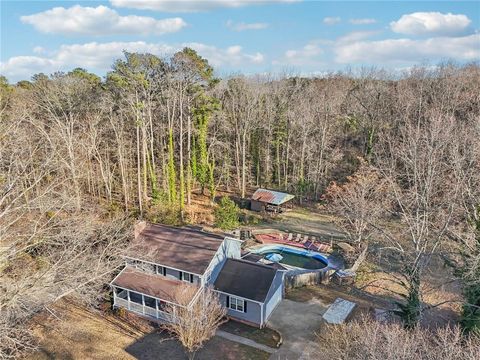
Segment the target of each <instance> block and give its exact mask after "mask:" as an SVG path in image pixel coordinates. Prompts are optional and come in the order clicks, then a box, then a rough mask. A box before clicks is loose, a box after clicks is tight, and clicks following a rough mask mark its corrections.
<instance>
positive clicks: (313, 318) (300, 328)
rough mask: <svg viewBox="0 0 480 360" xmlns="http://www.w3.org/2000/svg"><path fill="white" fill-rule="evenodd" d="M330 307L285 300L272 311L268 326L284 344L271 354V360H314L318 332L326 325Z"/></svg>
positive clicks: (318, 301)
mask: <svg viewBox="0 0 480 360" xmlns="http://www.w3.org/2000/svg"><path fill="white" fill-rule="evenodd" d="M327 308H328V305H327V304H324V303H322V302H321V301H320V300H318V299H312V300H310V301H308V302H296V301H292V300H287V299H284V300H282V302H281V303H280V304H279V305H278V306H277V308H276V309H275V310H274V311H273V313H272V315H271V316H270V319H269V320H268V326H269V327H271V328H273V329H275V330H278V331H280V333H281V334H282V338H283V344H282V346H281V347H280V349H279V350H278V351H277V352H275V353H274V354H272V356H271V357H270V359H271V360H287V359H288V360H294V359H314V358H315V356H311V353H312V352H313V351H314V350H315V346H314V345H315V343H316V339H315V332H318V330H319V329H320V327H321V326H322V324H324V321H323V319H322V315H323V314H324V313H325V311H326V310H327Z"/></svg>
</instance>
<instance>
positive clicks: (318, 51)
mask: <svg viewBox="0 0 480 360" xmlns="http://www.w3.org/2000/svg"><path fill="white" fill-rule="evenodd" d="M321 43H322V42H321V41H311V42H309V43H308V44H306V45H305V46H303V47H301V48H299V49H290V50H287V51H285V53H284V55H283V58H282V59H280V60H275V61H273V62H272V63H273V64H274V65H293V66H310V65H318V64H320V63H321V55H322V54H323V53H324V51H323V49H322V48H321V47H320V44H321Z"/></svg>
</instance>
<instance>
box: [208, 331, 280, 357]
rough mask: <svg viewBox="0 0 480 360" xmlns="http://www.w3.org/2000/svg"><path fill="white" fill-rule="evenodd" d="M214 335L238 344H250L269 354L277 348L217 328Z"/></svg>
mask: <svg viewBox="0 0 480 360" xmlns="http://www.w3.org/2000/svg"><path fill="white" fill-rule="evenodd" d="M216 335H218V336H220V337H222V338H224V339H227V340H230V341H235V342H237V343H239V344H243V345H247V346H251V347H253V348H256V349H259V350H262V351H265V352H268V353H269V354H273V353H274V352H275V351H277V349H273V348H271V347H270V346H267V345H263V344H259V343H257V342H255V341H253V340H250V339H247V338H244V337H242V336H238V335H235V334H230V333H228V332H226V331H222V330H217V332H216Z"/></svg>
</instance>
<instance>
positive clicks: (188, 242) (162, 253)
mask: <svg viewBox="0 0 480 360" xmlns="http://www.w3.org/2000/svg"><path fill="white" fill-rule="evenodd" d="M223 239H224V237H223V236H221V235H217V234H212V233H207V232H204V231H202V230H199V229H196V228H192V227H173V226H167V225H159V224H148V225H147V226H146V227H145V229H143V231H142V232H141V233H140V234H139V236H138V237H137V238H136V239H135V240H134V241H133V243H132V245H131V246H130V247H129V249H127V252H126V255H127V256H128V257H133V258H136V259H139V260H146V261H151V262H154V263H156V264H160V265H164V266H167V267H172V268H175V269H178V270H183V271H187V272H191V273H194V274H198V275H202V274H203V273H204V272H205V270H206V269H207V267H208V265H209V264H210V262H211V260H212V259H213V257H214V255H215V253H216V252H217V250H218V248H219V247H220V245H221V244H222V241H223Z"/></svg>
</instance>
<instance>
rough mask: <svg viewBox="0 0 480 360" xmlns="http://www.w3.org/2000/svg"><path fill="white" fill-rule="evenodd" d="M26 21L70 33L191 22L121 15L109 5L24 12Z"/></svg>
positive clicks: (151, 30) (154, 30) (133, 30)
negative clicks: (28, 13) (31, 13)
mask: <svg viewBox="0 0 480 360" xmlns="http://www.w3.org/2000/svg"><path fill="white" fill-rule="evenodd" d="M20 19H21V20H22V22H23V23H26V24H30V25H33V26H34V27H35V29H37V30H38V31H41V32H44V33H62V34H69V35H97V36H100V35H112V34H143V35H146V34H156V35H161V34H165V33H170V32H176V31H179V30H181V29H182V28H183V27H185V26H186V25H187V24H186V23H185V21H184V20H183V19H181V18H178V17H177V18H169V19H161V20H157V19H154V18H152V17H147V16H136V15H128V16H120V15H119V14H118V13H117V12H116V11H115V10H112V9H110V8H108V7H106V6H102V5H100V6H97V7H96V8H94V7H83V6H80V5H75V6H72V7H70V8H68V9H65V8H63V7H55V8H53V9H50V10H47V11H44V12H40V13H37V14H33V15H27V16H22V17H21V18H20Z"/></svg>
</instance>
